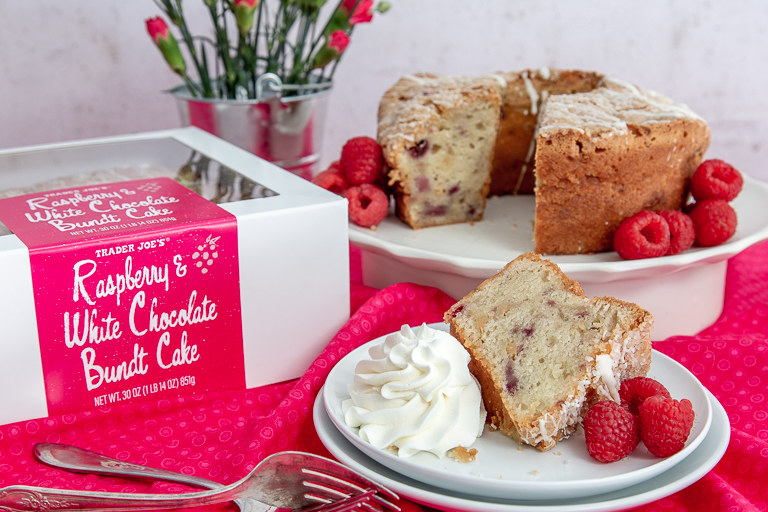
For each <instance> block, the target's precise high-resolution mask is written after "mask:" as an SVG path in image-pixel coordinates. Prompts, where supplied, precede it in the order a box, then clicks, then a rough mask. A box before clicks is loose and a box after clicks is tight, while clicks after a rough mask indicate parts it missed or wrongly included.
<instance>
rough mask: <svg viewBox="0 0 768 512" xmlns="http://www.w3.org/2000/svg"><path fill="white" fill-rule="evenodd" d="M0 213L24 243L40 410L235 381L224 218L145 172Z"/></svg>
mask: <svg viewBox="0 0 768 512" xmlns="http://www.w3.org/2000/svg"><path fill="white" fill-rule="evenodd" d="M0 218H2V219H3V222H4V223H5V224H6V225H7V226H8V227H9V228H10V229H11V230H13V231H14V233H15V234H16V235H17V236H18V237H19V238H20V239H21V241H22V242H24V244H25V245H26V246H27V248H28V249H29V258H30V264H31V269H32V285H33V291H34V296H35V310H36V313H37V328H38V338H39V344H40V353H41V358H42V369H43V376H44V379H45V388H46V399H47V404H48V412H49V413H50V414H61V413H66V412H74V411H79V410H83V409H85V408H90V407H94V406H99V405H107V404H114V403H117V402H131V401H135V400H140V399H147V398H160V397H163V396H175V395H178V394H189V393H191V392H193V391H199V392H204V391H212V390H219V389H227V388H243V387H245V371H244V362H243V337H242V324H241V318H240V280H239V268H238V258H237V225H236V220H235V217H234V216H233V215H232V214H230V213H228V212H227V211H225V210H223V209H222V208H220V207H219V206H217V205H215V204H213V203H211V202H210V201H208V200H206V199H203V198H202V197H200V196H199V195H197V194H195V193H194V192H192V191H191V190H189V189H187V188H185V187H183V186H182V185H180V184H178V183H176V182H174V181H173V180H171V179H168V178H156V179H147V180H136V181H127V182H120V183H111V184H106V185H95V186H87V187H76V188H70V189H62V190H56V191H48V192H41V193H36V194H28V195H24V196H17V197H12V198H8V199H4V200H2V201H0ZM223 368H226V369H227V371H221V370H222V369H223Z"/></svg>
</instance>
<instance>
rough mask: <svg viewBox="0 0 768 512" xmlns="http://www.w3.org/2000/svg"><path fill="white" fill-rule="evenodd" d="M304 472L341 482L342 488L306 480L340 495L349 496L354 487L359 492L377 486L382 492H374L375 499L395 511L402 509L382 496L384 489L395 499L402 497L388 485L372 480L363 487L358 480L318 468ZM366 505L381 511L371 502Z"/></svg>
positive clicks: (307, 482) (308, 485)
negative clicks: (354, 480) (344, 477)
mask: <svg viewBox="0 0 768 512" xmlns="http://www.w3.org/2000/svg"><path fill="white" fill-rule="evenodd" d="M347 471H350V470H349V469H347ZM302 472H303V473H306V474H310V475H313V476H316V477H318V478H319V479H325V480H327V481H329V482H333V483H336V484H339V485H341V486H343V487H342V488H341V489H340V488H337V487H332V486H330V485H328V484H327V483H319V482H313V481H308V480H305V481H304V485H306V486H307V487H311V488H313V489H318V490H323V491H326V492H329V493H336V494H337V495H338V496H347V495H349V489H352V490H354V491H357V492H361V491H364V490H365V489H367V488H370V487H373V486H375V488H376V489H377V490H379V491H380V492H377V493H376V494H374V496H373V499H374V500H376V501H378V502H380V503H382V504H383V505H384V506H385V507H387V508H389V509H392V510H395V511H399V510H400V507H399V506H397V505H395V504H394V503H392V502H391V501H390V499H387V498H384V497H383V496H381V494H382V492H381V491H382V490H383V491H384V492H385V493H386V494H387V496H391V495H392V496H394V497H395V499H400V498H399V496H397V494H395V493H393V492H392V491H390V490H389V489H387V488H386V487H382V486H380V485H379V484H376V483H375V482H370V484H371V485H368V486H367V487H362V486H360V485H358V484H357V482H353V481H350V480H345V479H343V478H341V477H339V476H337V475H334V474H331V473H327V472H325V471H319V470H317V469H308V468H304V469H303V470H302ZM342 489H345V490H342ZM365 507H366V508H368V509H370V510H374V511H380V509H379V508H377V507H373V506H372V504H371V503H370V502H369V503H366V504H365Z"/></svg>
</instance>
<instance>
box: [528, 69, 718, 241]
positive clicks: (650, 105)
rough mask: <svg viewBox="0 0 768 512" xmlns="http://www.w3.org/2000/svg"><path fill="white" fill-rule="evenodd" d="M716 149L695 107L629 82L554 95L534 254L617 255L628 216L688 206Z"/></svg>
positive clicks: (539, 148)
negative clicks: (697, 174)
mask: <svg viewBox="0 0 768 512" xmlns="http://www.w3.org/2000/svg"><path fill="white" fill-rule="evenodd" d="M708 146H709V128H708V127H707V125H706V123H704V121H702V120H701V119H700V118H699V117H698V116H696V114H694V113H693V112H692V111H691V110H690V109H689V108H688V107H686V106H685V105H682V104H679V103H674V102H672V101H671V100H669V99H667V98H664V97H663V96H660V95H658V94H656V93H654V92H651V91H646V90H642V89H639V88H637V87H635V86H633V85H630V84H627V83H624V82H620V81H617V80H613V79H604V80H603V81H602V82H601V84H600V86H599V87H598V88H596V89H594V90H592V91H590V92H585V93H577V94H569V95H555V96H550V97H549V100H548V101H547V102H546V103H545V104H544V105H543V107H542V111H541V115H540V119H539V128H538V136H537V141H536V153H535V162H536V171H535V172H536V190H535V197H536V211H535V215H534V246H535V248H534V250H535V251H537V252H540V253H546V254H577V253H595V252H601V251H606V250H611V249H612V248H613V234H614V232H615V231H616V228H617V227H618V226H619V224H620V223H621V221H622V220H624V219H625V218H627V217H630V216H632V215H634V214H636V213H637V212H639V211H641V210H679V209H681V208H682V207H683V206H684V205H685V203H686V200H687V198H688V189H689V184H690V178H691V176H692V175H693V172H694V171H695V170H696V167H697V166H698V165H699V163H700V162H701V160H702V159H703V157H704V152H705V151H706V149H707V147H708Z"/></svg>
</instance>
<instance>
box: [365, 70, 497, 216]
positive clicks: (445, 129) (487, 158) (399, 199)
mask: <svg viewBox="0 0 768 512" xmlns="http://www.w3.org/2000/svg"><path fill="white" fill-rule="evenodd" d="M500 87H501V83H500V81H499V80H498V79H496V78H491V77H451V78H447V77H438V76H437V75H431V74H426V73H421V74H417V75H408V76H405V77H403V78H401V79H400V80H399V81H398V82H397V83H396V84H395V85H393V86H392V87H391V88H390V89H389V90H388V91H387V92H386V93H385V94H384V96H383V97H382V100H381V103H380V104H379V113H378V119H379V122H378V141H379V143H380V144H381V148H382V151H383V153H384V158H385V160H386V162H387V165H388V166H389V168H390V171H389V179H390V183H391V184H392V185H394V187H395V190H394V196H395V211H396V213H397V216H398V217H399V218H400V219H401V220H403V221H404V222H405V223H406V224H408V225H409V226H411V227H412V228H423V227H427V226H437V225H443V224H452V223H456V222H471V221H476V220H482V218H483V212H484V210H485V200H486V196H487V195H488V187H489V184H490V172H491V159H492V158H493V148H494V145H495V142H496V132H497V130H498V126H499V105H500V103H501V96H500V92H499V89H500Z"/></svg>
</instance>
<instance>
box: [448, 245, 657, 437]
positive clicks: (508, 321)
mask: <svg viewBox="0 0 768 512" xmlns="http://www.w3.org/2000/svg"><path fill="white" fill-rule="evenodd" d="M445 321H446V322H447V323H448V324H449V325H450V329H451V334H452V335H453V336H455V337H456V338H457V339H458V340H459V341H460V342H461V343H462V344H463V345H464V347H466V349H467V350H468V351H469V353H470V355H471V357H472V359H471V361H470V364H469V368H470V371H471V372H472V373H473V375H474V376H475V377H476V378H477V379H478V381H479V382H480V384H481V387H482V394H483V401H484V403H485V407H486V409H487V410H488V423H490V425H491V428H495V429H499V430H500V431H501V432H502V433H504V434H506V435H508V436H510V437H512V438H514V439H515V440H517V441H518V442H520V443H525V444H529V445H532V446H535V447H536V448H538V449H539V450H542V451H545V450H549V449H551V448H552V447H553V446H555V444H557V442H558V440H560V439H562V438H563V437H566V436H568V435H569V434H570V433H572V432H573V430H574V429H575V428H576V426H577V425H578V423H579V422H580V419H581V417H582V415H583V414H584V413H585V412H586V409H587V407H588V406H589V405H590V404H591V403H594V402H595V401H598V400H603V399H613V400H617V401H618V399H619V398H618V387H619V385H620V383H621V382H622V381H623V380H625V379H628V378H632V377H638V376H644V375H646V374H647V372H648V369H649V368H650V364H651V341H650V331H651V327H652V325H653V317H652V315H651V314H650V313H648V312H647V311H645V310H643V309H641V308H640V307H638V306H637V305H635V304H631V303H627V302H623V301H620V300H617V299H614V298H612V297H596V298H588V297H586V296H585V295H584V292H583V290H582V288H581V286H580V285H579V283H577V282H576V281H574V280H572V279H570V278H568V277H567V276H566V275H565V274H564V273H563V272H562V271H561V270H560V268H559V267H558V266H557V265H555V264H554V263H552V262H550V261H548V260H545V259H542V258H541V256H539V255H538V254H535V253H528V254H523V255H521V256H519V257H518V258H516V259H515V260H513V261H511V262H510V263H508V264H507V265H506V266H505V267H504V268H503V269H502V270H501V271H500V272H499V273H498V274H496V275H495V276H493V277H491V278H489V279H487V280H486V281H484V282H483V283H481V284H480V285H479V286H478V287H477V288H476V289H475V290H473V291H472V292H470V293H469V294H468V295H466V296H465V297H464V298H462V299H461V300H459V301H458V302H457V303H456V304H454V305H453V306H452V307H451V308H450V309H449V310H448V311H447V312H446V313H445Z"/></svg>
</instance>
